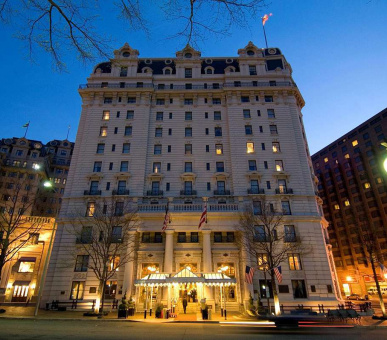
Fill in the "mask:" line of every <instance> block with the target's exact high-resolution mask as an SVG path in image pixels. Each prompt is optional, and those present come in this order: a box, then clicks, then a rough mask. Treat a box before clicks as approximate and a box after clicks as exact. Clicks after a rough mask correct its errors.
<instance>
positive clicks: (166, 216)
mask: <svg viewBox="0 0 387 340" xmlns="http://www.w3.org/2000/svg"><path fill="white" fill-rule="evenodd" d="M169 223H171V217H170V215H169V202H168V203H167V206H166V208H165V216H164V223H163V227H162V228H161V230H162V232H164V231H165V229H167V228H168V224H169Z"/></svg>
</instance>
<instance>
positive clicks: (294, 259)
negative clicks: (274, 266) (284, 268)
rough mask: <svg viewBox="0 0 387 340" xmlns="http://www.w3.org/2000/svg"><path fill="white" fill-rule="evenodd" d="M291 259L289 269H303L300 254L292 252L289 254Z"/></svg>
mask: <svg viewBox="0 0 387 340" xmlns="http://www.w3.org/2000/svg"><path fill="white" fill-rule="evenodd" d="M288 259H289V269H290V270H301V269H302V267H301V261H300V255H298V254H291V255H289V256H288Z"/></svg>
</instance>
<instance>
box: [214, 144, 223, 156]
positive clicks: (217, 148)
mask: <svg viewBox="0 0 387 340" xmlns="http://www.w3.org/2000/svg"><path fill="white" fill-rule="evenodd" d="M215 152H216V154H217V155H222V154H223V144H216V145H215Z"/></svg>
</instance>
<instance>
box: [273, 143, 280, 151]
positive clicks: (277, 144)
mask: <svg viewBox="0 0 387 340" xmlns="http://www.w3.org/2000/svg"><path fill="white" fill-rule="evenodd" d="M272 148H273V152H274V153H278V152H281V148H280V143H279V142H273V143H272Z"/></svg>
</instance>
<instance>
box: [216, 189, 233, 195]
mask: <svg viewBox="0 0 387 340" xmlns="http://www.w3.org/2000/svg"><path fill="white" fill-rule="evenodd" d="M214 195H215V196H230V190H214Z"/></svg>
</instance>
